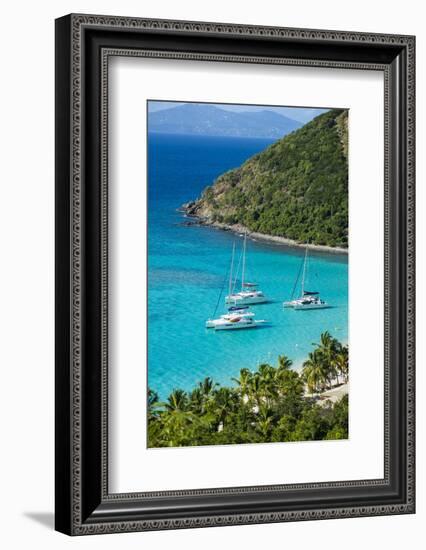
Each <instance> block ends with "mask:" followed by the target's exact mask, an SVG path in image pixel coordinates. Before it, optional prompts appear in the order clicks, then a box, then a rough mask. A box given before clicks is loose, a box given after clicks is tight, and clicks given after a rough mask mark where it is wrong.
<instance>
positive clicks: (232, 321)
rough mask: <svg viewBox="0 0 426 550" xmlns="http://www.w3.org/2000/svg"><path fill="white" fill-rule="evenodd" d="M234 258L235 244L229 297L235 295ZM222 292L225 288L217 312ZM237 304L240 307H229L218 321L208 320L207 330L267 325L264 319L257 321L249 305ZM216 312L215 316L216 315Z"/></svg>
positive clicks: (239, 302)
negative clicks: (233, 292)
mask: <svg viewBox="0 0 426 550" xmlns="http://www.w3.org/2000/svg"><path fill="white" fill-rule="evenodd" d="M234 257H235V243H234V245H233V247H232V257H231V268H230V272H229V290H228V292H229V294H228V296H231V295H233V294H232V287H233V284H234V283H233V271H234ZM222 292H223V288H222V290H221V293H220V296H219V299H218V302H217V304H216V310H217V307H218V305H219V302H220V299H221V296H222ZM236 302H238V304H239V305H233V306H231V307H229V308H228V311H227V312H226V313H224V314H223V315H221V316H220V317H219V318H218V319H214V318H213V319H208V320H207V321H206V328H214V329H215V330H238V329H243V328H255V327H258V326H260V325H262V324H264V323H266V321H265V320H263V319H262V320H255V319H254V313H253V312H251V311H249V307H248V306H247V305H240V304H241V301H238V300H234V301H233V303H234V304H235V303H236ZM216 310H215V313H214V315H215V314H216ZM214 315H213V317H214Z"/></svg>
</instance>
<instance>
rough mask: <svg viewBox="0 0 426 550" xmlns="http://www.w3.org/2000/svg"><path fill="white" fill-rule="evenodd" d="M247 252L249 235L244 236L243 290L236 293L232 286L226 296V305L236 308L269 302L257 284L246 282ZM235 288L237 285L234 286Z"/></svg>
mask: <svg viewBox="0 0 426 550" xmlns="http://www.w3.org/2000/svg"><path fill="white" fill-rule="evenodd" d="M246 252H247V233H245V234H244V244H243V255H242V270H241V290H240V291H239V292H234V291H233V288H232V285H230V287H229V294H228V295H227V296H225V304H234V305H236V306H242V305H254V304H263V303H265V302H267V301H268V300H267V298H266V296H265V295H264V294H263V292H262V291H261V290H258V288H257V287H258V285H257V283H249V282H246V281H245V280H244V279H245V274H246ZM234 287H235V284H234Z"/></svg>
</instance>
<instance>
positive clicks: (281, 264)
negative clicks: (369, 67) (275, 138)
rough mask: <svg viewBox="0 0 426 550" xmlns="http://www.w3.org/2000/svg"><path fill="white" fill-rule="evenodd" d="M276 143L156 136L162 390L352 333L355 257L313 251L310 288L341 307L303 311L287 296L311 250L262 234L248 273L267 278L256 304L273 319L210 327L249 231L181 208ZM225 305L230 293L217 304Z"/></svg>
mask: <svg viewBox="0 0 426 550" xmlns="http://www.w3.org/2000/svg"><path fill="white" fill-rule="evenodd" d="M269 143H271V141H270V140H264V139H262V140H260V139H236V138H212V137H208V138H207V137H201V138H200V137H192V136H191V137H189V136H166V135H156V134H151V135H150V136H149V146H148V155H149V163H148V179H149V189H148V205H149V212H148V249H149V256H148V275H149V279H148V281H149V283H148V284H149V287H148V384H149V386H150V387H151V388H152V389H154V390H156V391H157V392H158V393H159V394H160V397H161V398H162V399H165V398H166V397H167V395H168V394H169V393H170V391H171V390H173V389H174V388H183V389H187V390H188V389H191V388H192V387H193V386H194V385H195V384H196V383H197V382H198V381H200V380H202V379H203V378H205V377H206V376H210V377H212V378H213V379H214V380H215V381H217V382H220V383H222V384H232V377H235V376H238V373H239V371H240V369H241V368H243V367H247V368H249V369H255V368H256V366H257V365H258V364H260V363H262V362H269V363H271V364H275V363H276V362H277V357H278V355H280V354H285V355H287V356H289V357H290V358H291V359H292V360H293V362H294V364H295V366H296V367H297V366H299V365H300V364H301V362H302V361H303V360H304V359H305V358H306V356H307V354H308V352H309V351H312V349H313V346H312V343H313V342H318V339H319V337H320V334H321V332H324V331H325V330H328V331H330V332H331V333H332V334H333V335H334V336H335V337H336V338H338V339H339V340H341V341H343V342H346V341H347V336H348V329H347V321H348V262H347V257H346V256H337V255H332V254H331V255H326V254H318V253H310V257H309V264H308V265H309V270H308V278H307V288H308V289H309V290H317V291H320V292H321V296H322V297H323V298H324V299H325V300H327V302H329V303H330V304H332V306H333V307H332V308H330V309H323V310H316V311H315V310H311V311H294V310H292V309H284V308H283V307H282V302H283V300H286V299H288V298H289V297H290V294H291V291H292V288H293V285H294V282H295V279H296V277H297V274H298V271H299V269H300V265H301V262H302V261H303V254H304V250H302V249H300V250H299V249H292V248H287V247H283V246H280V245H275V244H267V243H265V242H259V241H257V242H256V241H253V240H248V244H247V278H248V279H249V280H254V281H256V282H258V283H259V284H260V288H261V289H262V290H263V291H264V293H265V294H266V295H267V296H268V298H269V299H270V302H269V303H267V304H259V305H257V306H252V310H253V311H254V312H255V313H256V318H258V319H266V320H268V321H269V325H268V326H265V327H261V328H256V329H249V330H238V331H220V332H215V331H214V330H212V329H209V330H208V329H206V328H205V321H206V319H208V318H209V317H211V316H212V315H213V313H214V310H215V307H216V304H217V303H218V298H219V295H220V292H221V289H222V287H223V286H224V283H225V277H226V273H227V272H228V270H229V266H230V259H231V251H232V244H233V242H234V241H236V246H237V249H238V250H240V248H241V245H242V238H241V237H239V236H238V235H237V236H236V235H234V234H232V233H230V232H226V231H220V230H216V229H212V228H207V227H186V226H184V225H182V222H183V221H185V219H184V217H183V216H182V214H180V213H178V212H177V211H176V209H177V208H178V207H179V206H180V205H181V204H183V203H184V202H187V201H188V200H191V199H194V198H196V197H198V196H199V195H200V193H201V191H202V190H203V189H204V187H205V186H207V185H209V184H211V183H212V182H213V180H214V179H215V178H216V177H217V176H218V175H219V174H221V173H223V172H225V171H226V170H228V169H230V168H234V167H237V166H239V165H240V164H241V163H242V162H244V160H246V159H247V158H248V157H250V156H252V155H253V154H255V153H257V152H259V151H261V150H262V149H264V148H265V147H266V146H267V145H269ZM225 284H226V283H225ZM223 308H224V296H223V294H222V298H221V300H220V305H219V308H218V311H217V313H218V314H220V313H223V312H224V309H223Z"/></svg>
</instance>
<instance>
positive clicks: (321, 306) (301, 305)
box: [293, 304, 330, 311]
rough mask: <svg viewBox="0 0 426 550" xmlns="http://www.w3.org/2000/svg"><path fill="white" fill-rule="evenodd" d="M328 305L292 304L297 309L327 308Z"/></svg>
mask: <svg viewBox="0 0 426 550" xmlns="http://www.w3.org/2000/svg"><path fill="white" fill-rule="evenodd" d="M329 307H330V306H329V305H328V304H305V305H303V304H298V305H296V306H293V309H295V310H297V311H302V310H304V309H327V308H329Z"/></svg>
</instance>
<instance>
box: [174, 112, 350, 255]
mask: <svg viewBox="0 0 426 550" xmlns="http://www.w3.org/2000/svg"><path fill="white" fill-rule="evenodd" d="M277 116H280V115H277ZM181 209H182V211H184V212H185V213H186V214H187V215H188V216H190V217H193V218H196V222H195V223H197V224H202V225H214V226H217V227H220V228H224V229H231V230H235V231H238V232H241V231H244V230H247V231H249V232H250V233H252V234H254V235H257V236H259V237H265V238H271V239H272V240H276V241H279V242H285V243H289V244H292V243H293V244H306V243H310V245H311V246H318V247H323V248H329V249H330V250H333V249H334V250H340V251H346V250H347V247H348V111H347V110H344V109H333V110H330V111H328V112H326V113H324V114H321V115H319V116H317V117H316V118H314V119H313V120H312V121H311V122H309V123H307V124H305V125H304V126H303V127H302V128H299V129H297V130H295V131H293V132H292V133H290V134H288V135H286V136H285V137H283V138H282V139H279V140H278V141H276V142H275V143H273V144H272V145H270V146H269V147H267V148H266V149H265V150H264V151H262V152H260V153H258V154H256V155H254V156H253V157H251V158H250V159H248V160H247V161H246V162H245V163H244V164H243V165H242V166H240V167H239V168H236V169H234V170H230V171H229V172H226V173H225V174H223V175H221V176H219V178H217V179H216V181H215V182H214V183H213V185H211V186H209V187H206V188H205V189H204V191H203V193H202V195H201V197H200V198H198V199H195V200H193V201H190V202H188V203H186V204H184V205H182V207H181ZM189 223H192V222H189Z"/></svg>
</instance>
